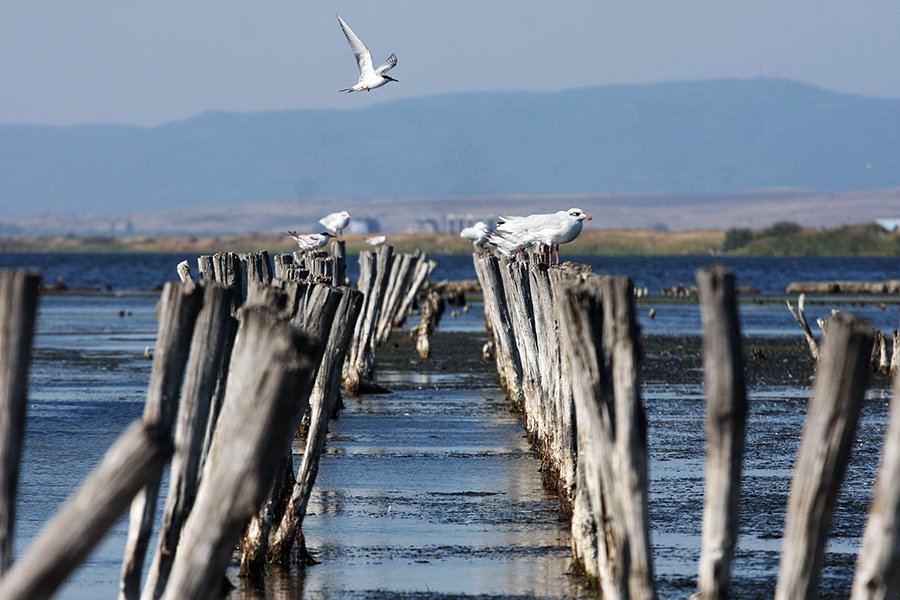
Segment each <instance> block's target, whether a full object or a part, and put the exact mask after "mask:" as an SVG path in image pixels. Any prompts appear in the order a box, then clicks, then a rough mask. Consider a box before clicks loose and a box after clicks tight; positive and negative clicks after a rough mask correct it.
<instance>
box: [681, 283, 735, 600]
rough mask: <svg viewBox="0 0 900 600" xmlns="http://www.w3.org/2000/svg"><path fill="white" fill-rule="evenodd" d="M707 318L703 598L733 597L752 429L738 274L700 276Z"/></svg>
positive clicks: (700, 586)
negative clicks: (733, 566) (744, 469)
mask: <svg viewBox="0 0 900 600" xmlns="http://www.w3.org/2000/svg"><path fill="white" fill-rule="evenodd" d="M697 283H698V285H699V288H700V308H701V315H702V317H703V387H704V390H705V392H706V491H705V500H704V505H703V544H702V548H701V552H700V567H699V571H698V581H697V593H696V594H695V595H694V596H693V597H694V598H699V599H703V600H712V599H721V600H724V599H726V598H728V597H729V589H730V584H731V560H732V558H733V556H734V549H735V545H736V543H737V537H738V516H739V512H740V511H739V499H740V489H741V462H742V460H743V454H744V439H745V433H746V429H747V389H746V386H745V383H744V359H743V351H742V348H741V328H740V318H739V316H738V309H737V296H736V293H735V276H734V273H732V272H731V271H729V270H727V269H725V268H724V267H721V266H717V267H711V268H707V269H701V270H700V271H698V272H697Z"/></svg>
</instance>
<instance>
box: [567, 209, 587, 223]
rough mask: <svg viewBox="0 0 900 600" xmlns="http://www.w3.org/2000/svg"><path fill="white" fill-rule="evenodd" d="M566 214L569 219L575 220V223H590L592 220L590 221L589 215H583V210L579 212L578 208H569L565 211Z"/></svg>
mask: <svg viewBox="0 0 900 600" xmlns="http://www.w3.org/2000/svg"><path fill="white" fill-rule="evenodd" d="M566 214H567V215H569V217H571V218H573V219H575V220H576V221H579V222H580V221H591V220H592V219H591V215H589V214H586V213H585V212H584V211H583V210H581V209H580V208H570V209H569V210H567V211H566Z"/></svg>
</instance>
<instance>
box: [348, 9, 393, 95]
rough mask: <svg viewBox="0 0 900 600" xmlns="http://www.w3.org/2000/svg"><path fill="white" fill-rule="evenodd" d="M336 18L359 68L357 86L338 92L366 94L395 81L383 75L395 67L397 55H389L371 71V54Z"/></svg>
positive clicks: (350, 30) (356, 36)
mask: <svg viewBox="0 0 900 600" xmlns="http://www.w3.org/2000/svg"><path fill="white" fill-rule="evenodd" d="M337 18H338V21H339V22H340V24H341V29H343V30H344V35H346V36H347V41H348V42H350V48H351V49H352V50H353V54H354V55H355V56H356V64H357V66H358V67H359V81H358V82H357V84H356V85H354V86H353V87H348V88H344V89H342V90H339V91H341V92H347V93H348V94H349V93H350V92H362V91H366V92H368V91H371V90H374V89H375V88H379V87H381V86H383V85H384V84H386V83H387V82H388V81H397V80H396V79H394V78H393V77H390V76H388V75H385V73H387V72H388V71H390V70H391V69H393V68H394V67H395V66H397V55H396V54H391V55H390V56H388V59H387V60H386V61H384V63H382V65H381V66H380V67H378V68H377V69H373V68H372V53H371V52H369V49H368V48H367V47H366V45H365V44H364V43H363V41H362V40H361V39H359V36H358V35H356V34H355V33H353V30H352V29H350V26H349V25H347V24H346V23H345V22H344V20H343V19H342V18H341V16H340V15H338V16H337Z"/></svg>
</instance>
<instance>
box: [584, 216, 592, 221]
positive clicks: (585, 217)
mask: <svg viewBox="0 0 900 600" xmlns="http://www.w3.org/2000/svg"><path fill="white" fill-rule="evenodd" d="M584 220H585V221H593V219H592V218H591V215H584Z"/></svg>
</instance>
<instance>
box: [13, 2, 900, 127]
mask: <svg viewBox="0 0 900 600" xmlns="http://www.w3.org/2000/svg"><path fill="white" fill-rule="evenodd" d="M336 12H338V13H340V14H341V16H343V17H344V19H345V20H347V22H348V23H349V24H350V26H351V27H353V28H354V29H355V31H356V32H357V33H358V34H359V35H360V37H362V39H363V40H364V41H365V42H366V43H367V44H368V46H369V47H370V48H371V49H372V53H373V55H374V56H373V57H374V60H375V62H376V64H378V63H380V62H381V61H382V60H384V59H385V58H386V57H387V56H388V55H389V54H390V53H391V52H395V53H396V54H397V55H398V57H399V64H398V65H397V67H396V69H394V71H392V72H391V75H393V76H394V77H396V78H397V79H398V80H399V81H400V83H396V84H395V83H391V84H389V85H387V86H385V87H383V88H381V89H379V90H377V91H375V92H372V93H370V94H352V95H344V94H339V93H338V92H337V90H338V89H339V88H342V87H347V86H349V85H352V84H353V83H355V82H356V64H355V61H354V59H353V56H352V54H351V53H350V49H349V47H348V45H347V42H346V40H345V39H344V36H343V35H342V33H341V30H340V28H339V26H338V23H337V19H336V18H335V13H336ZM759 76H763V77H771V78H785V79H793V80H797V81H801V82H805V83H810V84H813V85H817V86H820V87H824V88H826V89H830V90H835V91H843V92H849V93H854V94H861V95H867V96H882V97H893V98H900V2H897V1H896V0H873V1H864V2H847V1H842V2H836V1H833V0H818V1H816V0H802V1H790V0H789V1H787V2H786V1H784V0H780V1H779V0H762V1H756V0H754V1H753V2H740V3H738V2H709V1H708V0H648V1H644V2H640V1H639V2H626V1H624V0H616V1H613V2H589V1H588V0H582V1H578V2H575V1H569V0H564V1H554V2H522V1H514V0H454V1H452V2H436V1H433V0H378V1H377V2H376V1H372V0H367V1H365V2H363V1H358V2H350V1H342V2H336V3H328V2H312V3H311V2H302V1H300V0H293V1H284V0H273V1H267V2H250V1H249V0H244V1H241V2H235V1H233V0H190V1H188V2H183V1H179V2H176V1H174V0H157V1H154V2H149V1H143V2H134V1H126V0H83V1H74V2H73V1H63V2H60V1H59V0H4V1H3V2H2V3H0V123H50V124H73V123H84V122H105V123H109V122H116V123H130V124H158V123H162V122H166V121H170V120H175V119H182V118H186V117H189V116H191V115H194V114H197V113H199V112H202V111H205V110H211V109H217V110H228V111H255V110H267V109H293V108H352V107H359V106H363V105H366V104H369V103H372V102H379V101H387V100H396V99H400V98H407V97H415V96H430V95H436V94H443V93H448V92H468V91H483V90H559V89H565V88H573V87H586V86H594V85H603V84H617V83H644V82H655V81H671V80H696V79H710V78H720V77H739V78H748V77H759Z"/></svg>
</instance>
